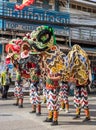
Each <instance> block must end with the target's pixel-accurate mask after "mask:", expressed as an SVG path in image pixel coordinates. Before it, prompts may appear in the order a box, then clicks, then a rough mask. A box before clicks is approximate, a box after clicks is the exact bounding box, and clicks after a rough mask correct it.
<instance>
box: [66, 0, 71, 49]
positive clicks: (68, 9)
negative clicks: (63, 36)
mask: <svg viewBox="0 0 96 130" xmlns="http://www.w3.org/2000/svg"><path fill="white" fill-rule="evenodd" d="M67 11H68V13H70V0H67ZM69 24H70V19H69ZM68 41H69V47H72V45H71V30H70V27H69V39H68Z"/></svg>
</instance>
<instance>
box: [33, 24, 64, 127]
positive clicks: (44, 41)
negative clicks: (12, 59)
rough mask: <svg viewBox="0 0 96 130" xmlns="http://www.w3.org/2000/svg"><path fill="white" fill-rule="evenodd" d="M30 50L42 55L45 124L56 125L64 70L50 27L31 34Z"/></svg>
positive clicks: (41, 27)
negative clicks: (44, 73)
mask: <svg viewBox="0 0 96 130" xmlns="http://www.w3.org/2000/svg"><path fill="white" fill-rule="evenodd" d="M32 38H33V44H32V48H34V50H35V51H39V52H40V53H41V55H42V60H43V62H44V68H45V71H46V74H47V76H46V89H47V92H48V95H47V97H48V98H47V108H48V110H49V111H48V117H47V118H46V120H45V122H52V125H58V110H59V101H58V92H57V88H58V86H59V81H60V79H61V77H62V76H61V73H62V72H63V71H64V70H65V66H64V62H63V60H62V56H61V54H60V53H61V52H60V49H59V48H58V47H57V46H56V40H55V36H54V31H53V29H52V28H51V27H48V26H40V27H37V28H36V30H35V31H34V32H33V37H32Z"/></svg>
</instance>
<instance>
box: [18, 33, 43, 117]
mask: <svg viewBox="0 0 96 130" xmlns="http://www.w3.org/2000/svg"><path fill="white" fill-rule="evenodd" d="M32 35H33V34H32V33H31V34H29V35H26V36H25V37H24V38H23V41H25V42H27V43H28V44H30V50H29V53H28V57H27V59H26V57H25V58H24V57H23V58H22V59H21V60H20V65H21V66H22V63H23V67H24V68H25V70H27V72H29V75H30V78H29V80H30V90H29V92H30V93H29V94H30V103H31V105H32V111H31V112H30V113H36V115H41V99H40V92H39V91H40V85H39V77H40V65H39V64H40V55H39V53H38V52H36V51H34V50H33V49H32V46H31V44H32ZM24 68H22V69H23V70H24Z"/></svg>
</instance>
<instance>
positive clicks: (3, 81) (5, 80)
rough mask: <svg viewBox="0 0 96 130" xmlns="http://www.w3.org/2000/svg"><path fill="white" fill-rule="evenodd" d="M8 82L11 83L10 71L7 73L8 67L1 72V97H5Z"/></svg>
mask: <svg viewBox="0 0 96 130" xmlns="http://www.w3.org/2000/svg"><path fill="white" fill-rule="evenodd" d="M10 83H11V73H9V69H8V68H6V70H5V71H3V72H2V73H1V85H2V87H3V90H2V99H7V94H8V90H9V86H10Z"/></svg>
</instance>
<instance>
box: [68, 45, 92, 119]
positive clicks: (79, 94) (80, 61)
mask: <svg viewBox="0 0 96 130" xmlns="http://www.w3.org/2000/svg"><path fill="white" fill-rule="evenodd" d="M68 59H69V65H70V74H71V78H70V80H71V81H73V82H74V83H75V84H76V87H75V89H74V106H75V107H76V116H75V117H74V118H73V119H78V118H80V112H81V108H84V112H85V115H86V117H85V119H84V120H83V121H89V120H90V112H89V106H88V93H87V87H88V83H89V81H90V80H91V79H90V77H89V74H90V70H91V68H90V60H89V58H88V55H87V54H86V52H85V51H84V50H83V49H82V48H81V47H80V46H79V45H74V46H73V47H72V50H71V51H70V52H69V54H68Z"/></svg>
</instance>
